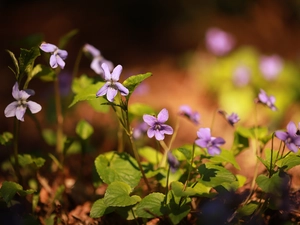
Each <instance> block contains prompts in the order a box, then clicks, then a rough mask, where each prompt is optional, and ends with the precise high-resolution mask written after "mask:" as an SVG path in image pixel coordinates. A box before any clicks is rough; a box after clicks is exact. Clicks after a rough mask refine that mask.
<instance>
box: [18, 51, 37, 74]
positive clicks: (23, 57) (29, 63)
mask: <svg viewBox="0 0 300 225" xmlns="http://www.w3.org/2000/svg"><path fill="white" fill-rule="evenodd" d="M40 55H41V53H40V50H39V48H38V47H32V48H31V49H30V50H27V49H23V48H21V53H20V57H19V66H20V75H21V76H23V74H27V75H28V76H30V73H31V71H32V68H33V65H34V61H35V59H36V58H37V57H38V56H40ZM21 78H22V77H20V79H21Z"/></svg>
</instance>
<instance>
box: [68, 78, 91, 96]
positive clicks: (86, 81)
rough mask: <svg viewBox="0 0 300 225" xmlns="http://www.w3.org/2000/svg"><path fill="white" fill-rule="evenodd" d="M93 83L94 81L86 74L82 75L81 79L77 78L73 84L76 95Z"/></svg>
mask: <svg viewBox="0 0 300 225" xmlns="http://www.w3.org/2000/svg"><path fill="white" fill-rule="evenodd" d="M93 83H94V80H93V79H92V78H90V77H88V76H87V75H85V74H83V75H81V76H80V77H75V78H74V80H73V82H72V91H73V92H74V93H75V94H78V93H79V92H81V91H83V90H84V89H86V88H87V87H88V86H90V85H91V84H93Z"/></svg>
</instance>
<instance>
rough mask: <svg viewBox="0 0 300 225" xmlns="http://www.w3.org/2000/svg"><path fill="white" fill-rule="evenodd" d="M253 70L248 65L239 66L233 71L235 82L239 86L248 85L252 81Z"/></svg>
mask: <svg viewBox="0 0 300 225" xmlns="http://www.w3.org/2000/svg"><path fill="white" fill-rule="evenodd" d="M250 76H251V71H250V69H249V68H248V67H246V66H238V67H237V68H236V69H235V71H234V72H233V77H232V79H233V83H234V84H235V85H236V86H238V87H243V86H246V85H247V84H248V83H249V81H250Z"/></svg>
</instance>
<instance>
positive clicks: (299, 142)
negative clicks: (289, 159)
mask: <svg viewBox="0 0 300 225" xmlns="http://www.w3.org/2000/svg"><path fill="white" fill-rule="evenodd" d="M294 143H295V145H297V146H298V147H300V136H296V137H295V138H294Z"/></svg>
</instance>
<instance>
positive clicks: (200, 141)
mask: <svg viewBox="0 0 300 225" xmlns="http://www.w3.org/2000/svg"><path fill="white" fill-rule="evenodd" d="M195 143H196V144H197V145H199V146H200V147H201V148H206V147H207V140H204V139H197V140H196V141H195Z"/></svg>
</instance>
